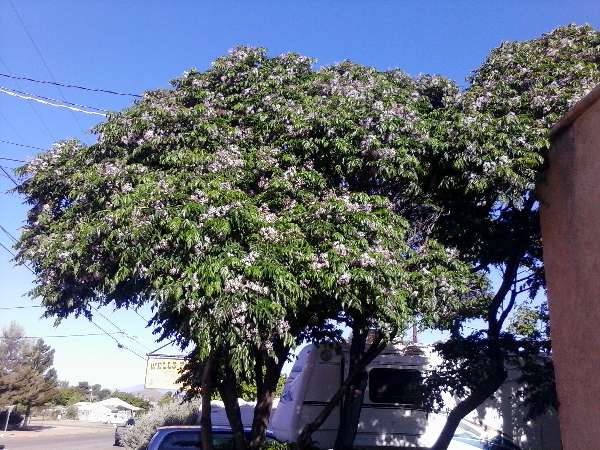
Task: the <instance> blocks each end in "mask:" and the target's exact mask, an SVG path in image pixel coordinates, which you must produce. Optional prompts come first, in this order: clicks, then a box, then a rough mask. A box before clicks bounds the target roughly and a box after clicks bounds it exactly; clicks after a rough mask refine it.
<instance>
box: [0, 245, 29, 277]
mask: <svg viewBox="0 0 600 450" xmlns="http://www.w3.org/2000/svg"><path fill="white" fill-rule="evenodd" d="M0 247H2V248H3V249H4V250H6V251H7V252H8V253H10V254H11V255H12V257H13V258H16V257H17V255H15V253H14V252H13V251H12V250H11V249H10V248H8V247H7V246H6V245H4V244H3V243H2V242H0ZM23 265H24V266H25V267H26V268H27V269H28V270H29V271H30V272H31V273H32V274H34V275H35V272H34V271H33V269H32V268H31V267H29V266H28V265H27V264H25V263H23Z"/></svg>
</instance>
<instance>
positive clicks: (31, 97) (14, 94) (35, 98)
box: [0, 86, 106, 117]
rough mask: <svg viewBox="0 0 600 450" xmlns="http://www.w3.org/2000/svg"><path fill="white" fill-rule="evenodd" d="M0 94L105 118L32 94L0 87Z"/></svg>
mask: <svg viewBox="0 0 600 450" xmlns="http://www.w3.org/2000/svg"><path fill="white" fill-rule="evenodd" d="M0 93H3V94H6V95H10V96H11V97H17V98H20V99H22V100H29V101H32V102H38V103H41V104H43V105H47V106H53V107H55V108H65V109H68V110H70V111H75V112H79V113H83V114H90V115H94V116H102V117H106V114H104V113H100V112H96V111H87V110H85V109H82V108H79V107H76V106H71V105H68V104H64V103H57V102H56V101H50V100H45V99H44V98H41V97H38V96H35V95H33V94H21V93H19V92H17V91H15V90H14V89H8V88H5V87H1V86H0ZM64 102H65V103H70V102H67V101H66V100H64ZM86 108H87V107H86Z"/></svg>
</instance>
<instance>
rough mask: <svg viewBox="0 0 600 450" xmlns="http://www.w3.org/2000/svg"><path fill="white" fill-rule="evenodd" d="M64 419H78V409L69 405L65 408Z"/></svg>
mask: <svg viewBox="0 0 600 450" xmlns="http://www.w3.org/2000/svg"><path fill="white" fill-rule="evenodd" d="M65 419H71V420H77V419H79V411H77V407H76V406H73V405H71V406H69V407H68V408H67V409H66V410H65Z"/></svg>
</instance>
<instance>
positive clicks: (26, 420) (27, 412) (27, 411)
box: [23, 403, 31, 427]
mask: <svg viewBox="0 0 600 450" xmlns="http://www.w3.org/2000/svg"><path fill="white" fill-rule="evenodd" d="M30 417H31V403H27V408H26V409H25V418H24V419H23V426H24V427H26V426H28V425H29V418H30Z"/></svg>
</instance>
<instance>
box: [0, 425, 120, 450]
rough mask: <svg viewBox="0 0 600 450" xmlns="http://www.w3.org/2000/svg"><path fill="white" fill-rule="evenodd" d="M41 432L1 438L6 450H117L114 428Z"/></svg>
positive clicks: (13, 434) (12, 434) (14, 434)
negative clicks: (114, 444)
mask: <svg viewBox="0 0 600 450" xmlns="http://www.w3.org/2000/svg"><path fill="white" fill-rule="evenodd" d="M48 431H49V430H41V431H39V432H38V433H37V434H36V435H33V436H32V435H30V434H29V432H25V433H28V434H27V435H25V434H23V435H19V434H18V433H11V434H10V435H8V436H5V437H0V444H4V445H5V446H6V450H115V449H119V447H113V443H114V437H115V432H114V429H113V428H103V429H96V430H94V431H93V432H90V430H85V429H78V428H73V429H72V430H70V432H69V433H60V434H55V433H52V432H48Z"/></svg>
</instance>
